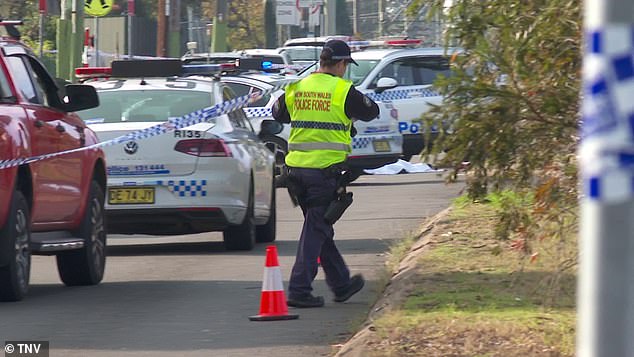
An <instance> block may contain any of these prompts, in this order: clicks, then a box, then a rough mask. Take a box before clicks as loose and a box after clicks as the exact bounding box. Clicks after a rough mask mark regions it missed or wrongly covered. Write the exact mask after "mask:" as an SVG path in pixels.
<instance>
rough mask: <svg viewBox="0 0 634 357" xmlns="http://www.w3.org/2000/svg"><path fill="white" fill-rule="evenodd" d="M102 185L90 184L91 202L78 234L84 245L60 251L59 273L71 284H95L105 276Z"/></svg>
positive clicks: (67, 283) (58, 257) (65, 282)
mask: <svg viewBox="0 0 634 357" xmlns="http://www.w3.org/2000/svg"><path fill="white" fill-rule="evenodd" d="M105 220H106V218H105V211H104V194H103V189H102V188H101V186H99V184H98V183H97V182H96V181H93V182H92V183H91V185H90V194H89V198H88V205H87V206H86V211H85V212H84V217H83V219H82V222H81V225H80V227H79V230H78V231H77V232H75V235H76V236H77V237H78V238H83V239H84V247H83V248H81V249H77V250H72V251H67V252H61V253H59V254H57V270H58V271H59V276H60V278H61V279H62V281H63V282H64V284H66V285H68V286H76V285H95V284H98V283H99V282H101V280H102V279H103V274H104V270H105V267H106V224H105V223H106V222H105Z"/></svg>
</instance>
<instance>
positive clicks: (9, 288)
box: [0, 190, 31, 301]
mask: <svg viewBox="0 0 634 357" xmlns="http://www.w3.org/2000/svg"><path fill="white" fill-rule="evenodd" d="M30 222H31V217H30V212H29V205H28V203H27V201H26V198H24V195H23V194H22V192H20V191H17V190H16V191H14V192H13V197H12V200H11V205H10V210H9V216H8V219H7V221H6V224H5V226H4V227H3V228H2V229H0V240H2V241H5V242H8V245H9V246H10V247H13V248H14V250H13V252H10V253H9V257H8V258H9V262H8V263H7V265H5V266H3V267H0V301H19V300H22V299H23V298H24V296H25V295H26V293H27V291H28V289H29V278H30V275H31V250H30V249H29V242H30V241H31V228H30V224H31V223H30Z"/></svg>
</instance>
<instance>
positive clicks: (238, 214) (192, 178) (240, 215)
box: [77, 60, 276, 250]
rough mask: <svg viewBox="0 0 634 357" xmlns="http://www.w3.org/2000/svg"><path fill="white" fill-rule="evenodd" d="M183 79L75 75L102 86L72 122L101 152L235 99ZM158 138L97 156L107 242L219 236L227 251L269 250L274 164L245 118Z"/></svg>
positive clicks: (145, 72)
mask: <svg viewBox="0 0 634 357" xmlns="http://www.w3.org/2000/svg"><path fill="white" fill-rule="evenodd" d="M217 66H222V65H217ZM216 68H218V67H216ZM100 72H104V73H100ZM182 72H183V67H182V65H181V62H180V61H179V60H175V61H174V60H152V61H120V62H113V68H105V69H104V68H78V69H77V73H78V76H89V75H93V76H102V77H103V76H106V78H96V79H88V80H86V81H85V83H86V84H90V85H92V86H94V87H95V88H96V89H97V92H98V95H99V99H100V102H101V105H100V106H99V107H98V108H95V109H89V110H84V111H80V112H78V114H79V115H80V116H81V117H82V119H84V121H85V122H86V123H87V124H88V125H89V127H90V128H92V129H93V130H94V131H95V132H96V133H97V136H98V137H99V139H100V141H102V142H103V141H108V140H113V139H115V138H117V137H121V136H123V135H133V134H132V133H136V132H138V131H139V130H144V129H148V128H155V127H157V125H159V128H160V127H161V126H165V127H166V128H167V127H168V126H169V125H170V123H169V122H167V121H168V119H174V118H182V117H183V116H184V115H186V114H188V113H192V112H194V111H196V110H199V109H202V108H207V107H211V106H214V105H216V104H218V103H221V102H225V103H226V102H228V101H230V100H232V99H234V98H235V93H234V92H233V91H232V90H231V89H230V88H228V87H227V86H226V85H224V84H223V83H222V82H220V81H219V80H218V79H217V78H214V77H213V76H211V77H210V76H184V75H182ZM265 131H266V130H265ZM156 132H158V133H159V135H147V136H141V137H135V138H134V139H130V140H126V141H125V143H123V144H117V145H110V146H106V147H105V149H104V150H105V153H106V162H107V171H108V183H107V202H106V213H107V217H108V223H109V225H108V228H109V232H110V233H122V234H134V233H140V234H155V235H162V234H188V233H198V232H208V231H223V232H224V243H225V246H226V248H227V249H230V250H249V249H252V248H253V246H254V243H255V242H256V241H257V242H272V241H274V240H275V223H276V206H275V187H274V167H275V166H274V164H275V160H274V156H273V154H272V153H271V151H269V149H268V148H267V147H266V146H265V145H264V143H263V142H262V141H261V140H260V139H259V138H258V136H257V135H256V133H255V131H254V130H253V127H252V126H251V124H250V122H249V120H248V119H247V118H246V116H245V115H244V112H243V111H242V110H240V109H238V110H234V111H232V112H229V113H228V114H223V115H219V116H216V117H213V118H211V119H209V120H208V121H205V122H201V123H198V124H195V125H192V126H189V127H185V128H182V129H178V130H170V131H167V133H164V134H160V133H161V130H157V131H156Z"/></svg>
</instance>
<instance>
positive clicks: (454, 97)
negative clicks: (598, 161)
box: [408, 0, 582, 254]
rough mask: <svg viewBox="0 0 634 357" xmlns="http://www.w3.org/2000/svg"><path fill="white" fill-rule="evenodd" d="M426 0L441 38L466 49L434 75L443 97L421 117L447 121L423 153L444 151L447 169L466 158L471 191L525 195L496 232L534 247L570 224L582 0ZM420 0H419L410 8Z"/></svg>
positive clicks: (431, 122)
mask: <svg viewBox="0 0 634 357" xmlns="http://www.w3.org/2000/svg"><path fill="white" fill-rule="evenodd" d="M431 3H432V5H433V8H434V11H432V13H431V15H432V16H434V14H438V15H441V16H442V17H443V18H444V20H445V23H446V27H445V36H446V37H445V41H446V43H448V44H449V43H451V44H452V45H456V46H458V47H460V48H462V54H461V55H459V56H456V57H454V58H452V60H453V61H452V67H453V69H454V73H455V75H454V76H452V77H450V78H443V79H440V80H438V81H437V83H436V85H437V87H438V89H439V90H440V91H441V92H442V93H443V94H444V95H445V100H444V102H443V103H442V105H441V106H438V107H436V108H434V109H433V110H432V111H431V112H430V113H429V114H428V115H425V116H424V118H425V120H426V122H427V124H428V127H431V126H432V125H436V126H444V127H445V128H447V129H449V130H448V131H447V132H445V133H444V134H442V135H441V137H440V138H439V139H438V140H437V141H436V142H435V143H434V146H433V148H432V149H431V151H428V152H427V154H439V153H441V152H442V153H443V154H444V155H445V157H444V158H443V159H442V161H441V164H442V165H448V166H451V167H453V168H454V171H453V173H454V176H453V178H455V174H456V173H457V172H458V170H459V169H460V168H462V167H464V165H463V162H465V161H468V162H469V166H468V169H467V174H468V177H469V179H468V192H469V194H470V196H471V197H473V198H481V197H483V196H484V195H485V194H486V193H487V192H491V191H498V192H499V191H502V190H504V189H511V190H514V191H515V192H516V194H518V195H524V196H525V197H529V198H530V199H529V200H528V201H522V202H523V203H526V202H529V204H528V205H526V206H525V207H524V208H523V210H522V211H521V212H520V216H521V217H522V219H517V217H515V219H512V217H510V216H509V215H505V213H504V212H501V218H500V222H501V224H502V226H503V227H504V228H505V229H503V230H500V233H501V236H503V237H508V233H509V232H511V233H514V234H517V235H518V236H519V237H520V238H521V239H523V240H524V241H525V243H526V244H525V245H523V247H525V248H526V249H525V251H526V253H531V254H533V253H534V252H531V248H530V243H531V239H534V238H536V237H539V236H541V235H543V234H549V233H552V234H553V235H556V236H561V235H562V234H563V235H565V234H571V233H572V232H574V231H575V229H576V223H577V221H576V207H577V199H578V194H579V193H578V190H577V162H576V151H577V144H578V142H579V134H578V132H579V122H580V118H579V114H578V113H579V104H578V103H579V93H580V78H579V74H580V65H581V51H580V40H581V33H582V26H581V15H580V5H579V1H576V0H535V1H521V0H491V1H486V2H482V1H477V0H454V1H453V4H452V5H451V6H450V7H448V8H446V7H445V3H446V2H445V1H444V0H432V1H431ZM423 5H424V1H423V0H417V1H415V2H414V4H413V5H412V7H410V8H409V9H408V11H411V12H415V11H417V10H418V9H419V8H420V7H421V6H423ZM428 131H429V130H428ZM514 209H519V208H518V207H513V209H509V210H507V212H515V213H517V212H516V211H515V210H514ZM544 229H547V231H546V233H545V231H544ZM548 229H549V230H548ZM562 229H565V232H562Z"/></svg>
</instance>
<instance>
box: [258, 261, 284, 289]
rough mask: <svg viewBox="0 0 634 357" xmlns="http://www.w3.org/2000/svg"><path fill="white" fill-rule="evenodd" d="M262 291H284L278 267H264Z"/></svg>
mask: <svg viewBox="0 0 634 357" xmlns="http://www.w3.org/2000/svg"><path fill="white" fill-rule="evenodd" d="M262 291H263V292H264V291H284V285H283V284H282V271H281V270H280V267H265V268H264V276H263V278H262Z"/></svg>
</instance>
